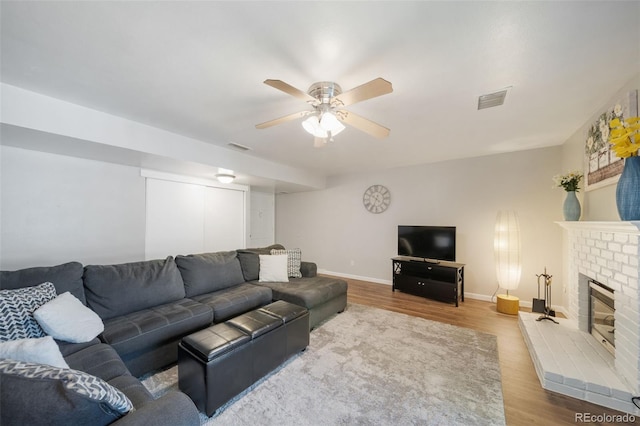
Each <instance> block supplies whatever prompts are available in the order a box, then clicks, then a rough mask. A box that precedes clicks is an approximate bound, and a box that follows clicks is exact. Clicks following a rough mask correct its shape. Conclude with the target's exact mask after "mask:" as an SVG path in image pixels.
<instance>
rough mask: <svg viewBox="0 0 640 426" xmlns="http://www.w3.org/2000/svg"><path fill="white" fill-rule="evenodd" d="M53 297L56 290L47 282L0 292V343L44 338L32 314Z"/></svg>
mask: <svg viewBox="0 0 640 426" xmlns="http://www.w3.org/2000/svg"><path fill="white" fill-rule="evenodd" d="M55 297H56V288H55V287H54V285H53V284H51V283H49V282H46V283H42V284H40V285H36V286H33V287H25V288H19V289H15V290H0V342H6V341H8V340H17V339H29V338H33V337H44V336H46V334H45V332H44V331H43V330H42V328H41V327H40V325H39V324H38V321H36V319H35V318H34V317H33V312H34V311H35V310H36V309H38V308H39V307H40V306H42V305H44V304H45V303H47V302H48V301H50V300H53V299H54V298H55Z"/></svg>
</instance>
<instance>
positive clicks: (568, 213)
mask: <svg viewBox="0 0 640 426" xmlns="http://www.w3.org/2000/svg"><path fill="white" fill-rule="evenodd" d="M562 213H563V214H564V220H578V219H580V214H581V213H582V208H581V207H580V201H578V197H577V196H576V191H567V198H565V199H564V204H563V206H562Z"/></svg>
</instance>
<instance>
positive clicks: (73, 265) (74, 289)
mask: <svg viewBox="0 0 640 426" xmlns="http://www.w3.org/2000/svg"><path fill="white" fill-rule="evenodd" d="M47 281H48V282H51V283H53V285H54V286H55V288H56V293H57V294H62V293H64V292H65V291H68V292H70V293H71V294H73V295H74V296H75V297H77V298H78V299H80V301H81V302H82V303H85V297H84V287H83V283H82V264H81V263H78V262H69V263H64V264H62V265H57V266H41V267H37V268H28V269H20V270H18V271H0V288H2V289H15V288H22V287H31V286H34V285H38V284H40V283H44V282H47Z"/></svg>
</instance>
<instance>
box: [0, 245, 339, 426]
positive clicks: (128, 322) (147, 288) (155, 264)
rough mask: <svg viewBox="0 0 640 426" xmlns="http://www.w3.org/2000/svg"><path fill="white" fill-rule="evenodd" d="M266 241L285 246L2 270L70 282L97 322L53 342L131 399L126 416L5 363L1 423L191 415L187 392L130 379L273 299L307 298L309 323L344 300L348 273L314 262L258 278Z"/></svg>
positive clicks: (137, 420) (184, 418) (33, 279)
mask: <svg viewBox="0 0 640 426" xmlns="http://www.w3.org/2000/svg"><path fill="white" fill-rule="evenodd" d="M272 249H284V247H282V246H280V245H274V246H270V247H266V248H261V249H243V250H237V251H229V252H218V253H204V254H194V255H186V256H182V255H179V256H176V257H175V259H174V258H173V257H168V258H167V259H164V260H151V261H144V262H134V263H127V264H120V265H87V266H84V267H83V266H82V265H81V264H80V263H77V262H70V263H67V264H63V265H58V266H54V267H38V268H29V269H24V270H20V271H2V272H0V289H2V290H6V289H18V288H25V287H31V286H35V285H38V284H41V283H43V282H47V281H48V282H51V283H53V284H54V286H55V289H56V293H57V294H58V295H60V294H62V293H64V292H66V291H69V292H70V293H71V294H73V295H74V296H76V297H77V298H78V299H79V300H80V301H81V302H82V303H84V304H85V305H86V306H87V307H88V308H90V309H91V310H92V311H94V312H95V313H96V314H98V316H99V317H100V318H101V320H102V322H103V324H104V331H103V332H102V333H101V334H100V335H99V336H98V338H99V339H94V340H93V341H91V342H86V343H65V342H60V341H58V342H57V343H58V346H59V348H60V351H61V353H62V355H63V357H64V359H65V360H66V362H67V363H68V365H69V367H70V368H72V369H74V370H79V371H81V372H86V373H89V374H90V375H92V376H95V377H98V378H100V379H102V380H104V381H105V382H107V383H109V384H111V385H112V386H113V387H115V388H116V389H118V390H120V391H122V392H123V393H124V395H126V396H127V397H128V398H129V400H130V401H131V403H132V405H133V407H134V410H133V411H130V412H129V413H128V414H126V415H124V416H122V415H118V414H114V413H112V412H111V410H109V409H105V406H104V404H99V403H98V404H95V403H94V404H93V405H91V404H89V405H90V406H89V407H85V406H84V405H86V404H87V401H85V400H82V401H80V400H78V401H74V400H73V398H70V397H69V395H68V392H67V391H65V390H63V389H62V388H63V386H61V384H60V383H57V382H56V381H55V380H54V381H51V382H47V383H43V381H42V380H39V381H38V380H35V381H34V380H25V379H23V378H16V377H15V376H11V375H7V374H5V373H4V372H3V373H1V376H0V381H2V384H3V386H1V387H0V397H1V400H0V424H3V425H5V424H6V425H9V424H38V423H42V424H62V423H64V424H92V425H95V424H110V423H112V422H115V423H117V424H172V425H180V424H198V423H199V419H198V414H197V411H196V409H195V406H194V405H193V403H192V402H191V400H190V399H189V398H188V397H186V395H184V394H182V393H180V392H171V393H168V394H165V395H163V396H162V397H161V398H159V399H157V400H154V399H153V397H152V396H151V395H150V394H149V392H148V391H147V390H146V389H145V388H144V386H143V385H142V384H141V383H140V381H139V380H138V379H137V377H140V376H141V375H143V374H145V373H148V372H151V371H154V370H156V369H159V368H163V367H166V366H168V365H171V364H172V363H175V362H176V360H177V354H178V350H177V347H178V342H179V341H180V340H181V339H182V337H184V336H186V335H189V334H191V333H193V332H195V331H197V330H200V329H203V328H206V327H208V326H210V325H211V324H215V323H220V322H223V321H225V320H227V319H229V318H233V317H235V316H237V315H240V314H242V313H245V312H248V311H250V310H253V309H255V308H259V307H261V306H264V305H267V304H269V303H271V302H272V301H276V300H285V301H287V302H291V303H295V304H297V305H300V306H304V307H305V308H307V309H308V310H309V316H310V328H314V327H316V326H317V325H318V324H319V323H321V322H322V321H324V320H326V319H327V318H328V317H330V316H331V315H333V314H335V313H338V312H341V311H343V310H344V309H345V307H346V300H347V299H346V297H347V283H346V282H345V281H343V280H340V279H335V278H331V277H322V276H318V275H317V273H316V272H317V270H316V266H315V264H313V263H309V262H302V263H301V267H300V271H301V272H302V277H301V278H289V282H260V281H259V280H258V277H259V271H260V266H259V265H260V263H259V255H260V254H269V253H271V250H272ZM0 361H1V360H0ZM8 383H11V384H12V386H8V385H7V384H8ZM15 389H19V391H16V390H15ZM45 395H46V396H45ZM80 399H82V398H80ZM42 401H45V402H46V403H45V404H43V403H42ZM52 413H54V415H52Z"/></svg>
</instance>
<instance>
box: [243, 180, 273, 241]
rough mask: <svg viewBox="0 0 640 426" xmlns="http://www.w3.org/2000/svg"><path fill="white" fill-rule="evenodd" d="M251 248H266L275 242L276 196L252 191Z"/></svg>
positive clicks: (250, 217)
mask: <svg viewBox="0 0 640 426" xmlns="http://www.w3.org/2000/svg"><path fill="white" fill-rule="evenodd" d="M249 199H250V204H251V206H250V209H249V212H250V213H249V220H250V223H249V247H266V246H269V245H271V244H273V243H274V242H275V195H274V194H273V193H272V192H264V191H253V190H252V191H251V194H250V197H249Z"/></svg>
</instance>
